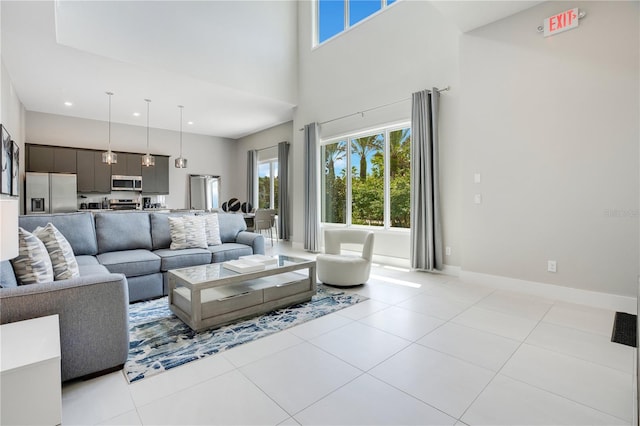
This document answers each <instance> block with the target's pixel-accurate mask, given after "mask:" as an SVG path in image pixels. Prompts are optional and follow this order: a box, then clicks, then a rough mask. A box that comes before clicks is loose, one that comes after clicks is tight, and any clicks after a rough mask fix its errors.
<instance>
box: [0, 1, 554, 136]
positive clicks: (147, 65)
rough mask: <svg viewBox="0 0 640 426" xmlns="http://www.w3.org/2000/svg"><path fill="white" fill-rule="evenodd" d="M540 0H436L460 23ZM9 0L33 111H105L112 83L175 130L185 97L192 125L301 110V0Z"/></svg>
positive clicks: (17, 81) (9, 34)
mask: <svg viewBox="0 0 640 426" xmlns="http://www.w3.org/2000/svg"><path fill="white" fill-rule="evenodd" d="M403 1H410V0H403ZM538 3H541V2H540V1H434V2H432V4H433V5H434V6H435V7H436V8H437V9H438V10H439V11H440V12H441V13H442V14H443V15H444V16H445V18H447V19H449V20H451V21H452V23H454V24H455V25H457V26H458V27H459V28H460V29H461V31H463V32H464V31H470V30H472V29H474V28H477V27H479V26H482V25H486V24H488V23H490V22H493V21H496V20H498V19H501V18H504V17H506V16H509V15H511V14H513V13H516V12H519V11H521V10H524V9H526V8H529V7H531V6H533V5H535V4H538ZM1 7H2V60H3V62H4V64H5V66H6V69H7V71H8V73H9V75H10V77H11V80H12V82H13V84H14V86H15V89H16V91H17V93H18V96H19V97H20V99H21V101H22V102H23V104H24V106H25V108H26V109H27V110H29V111H38V112H46V113H52V114H60V115H69V116H74V117H81V118H88V119H95V120H106V119H107V117H108V97H107V95H106V94H105V92H106V91H111V92H114V96H113V98H112V120H113V121H114V122H118V123H124V124H132V125H140V126H145V125H146V119H147V117H146V103H145V102H144V99H151V101H152V102H151V104H150V125H151V127H155V128H162V129H170V130H178V129H179V126H180V113H179V109H178V108H177V105H184V131H186V132H190V133H200V134H206V135H214V136H221V137H228V138H233V139H237V138H240V137H243V136H245V135H248V134H251V133H255V132H257V131H259V130H262V129H265V128H268V127H272V126H274V125H277V124H280V123H283V122H286V121H289V120H291V119H292V118H293V109H294V107H295V106H296V102H297V85H298V83H297V69H298V66H297V48H298V47H297V39H298V38H297V30H298V26H297V2H295V1H280V0H262V1H261V0H255V1H240V0H234V1H232V0H226V1H221V0H209V1H148V0H147V1H68V0H58V1H56V2H53V1H7V0H2V2H1ZM65 102H71V103H72V104H73V105H71V106H66V105H65ZM134 113H139V115H137V116H135V115H134ZM187 122H193V124H187Z"/></svg>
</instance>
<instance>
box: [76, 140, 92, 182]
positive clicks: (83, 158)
mask: <svg viewBox="0 0 640 426" xmlns="http://www.w3.org/2000/svg"><path fill="white" fill-rule="evenodd" d="M76 158H77V162H78V166H77V174H78V192H93V188H94V179H95V173H94V170H95V167H94V164H93V151H85V150H82V149H81V150H78V152H77V153H76Z"/></svg>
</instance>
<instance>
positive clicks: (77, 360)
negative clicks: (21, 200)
mask: <svg viewBox="0 0 640 426" xmlns="http://www.w3.org/2000/svg"><path fill="white" fill-rule="evenodd" d="M169 215H175V216H183V215H184V213H180V214H167V213H147V212H104V213H95V214H93V213H89V212H81V213H64V214H53V215H32V216H20V218H19V224H20V226H21V227H23V228H24V229H26V230H27V231H33V230H34V229H35V228H36V227H38V226H45V225H46V224H47V223H49V222H51V223H53V225H54V226H55V227H56V228H58V230H59V231H60V232H61V233H62V234H63V235H64V236H65V238H66V239H67V240H68V241H69V243H70V245H71V247H72V248H73V252H74V254H75V256H76V260H77V261H78V266H79V268H80V277H79V278H73V279H69V280H62V281H54V282H50V283H43V284H30V285H24V286H18V285H17V282H16V278H15V275H14V273H13V268H12V266H11V263H10V262H8V261H4V262H0V323H2V324H4V323H8V322H15V321H21V320H25V319H30V318H35V317H41V316H45V315H52V314H58V315H59V316H60V338H61V350H62V380H63V381H66V380H70V379H73V378H77V377H83V376H87V375H92V374H96V373H101V372H105V371H109V370H111V369H117V368H120V367H121V366H122V364H124V362H125V361H126V359H127V354H128V350H129V348H128V346H129V330H128V304H129V302H135V301H140V300H146V299H152V298H156V297H160V296H163V295H166V294H167V277H166V275H167V271H168V270H170V269H176V268H181V267H187V266H195V265H200V264H206V263H211V262H223V261H226V260H231V259H237V258H238V257H239V256H242V255H246V254H264V238H263V236H262V235H260V234H254V233H251V232H246V225H245V222H244V219H243V218H242V216H241V215H236V214H219V215H218V220H219V224H220V237H221V240H222V243H223V244H222V245H218V246H209V247H208V248H207V249H203V248H197V249H196V248H190V249H181V250H171V249H170V248H169V247H170V244H171V236H170V231H169V219H168V217H169Z"/></svg>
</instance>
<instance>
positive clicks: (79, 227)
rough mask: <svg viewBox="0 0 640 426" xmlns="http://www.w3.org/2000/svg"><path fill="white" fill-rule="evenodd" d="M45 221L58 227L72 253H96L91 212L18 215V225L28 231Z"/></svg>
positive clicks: (96, 246) (96, 247) (44, 224)
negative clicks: (69, 245)
mask: <svg viewBox="0 0 640 426" xmlns="http://www.w3.org/2000/svg"><path fill="white" fill-rule="evenodd" d="M47 223H52V224H53V225H54V226H55V227H56V228H58V231H60V232H61V233H62V235H64V237H65V238H66V239H67V241H69V244H71V248H72V249H73V253H74V254H75V255H76V256H80V255H85V254H86V255H95V254H97V253H98V242H97V240H96V231H95V229H94V222H93V214H91V213H89V212H80V213H56V214H34V215H27V216H20V217H19V219H18V224H19V226H22V227H23V228H24V229H26V230H27V231H29V232H31V231H33V230H34V229H36V228H37V227H38V226H46V225H47Z"/></svg>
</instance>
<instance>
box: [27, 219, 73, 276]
mask: <svg viewBox="0 0 640 426" xmlns="http://www.w3.org/2000/svg"><path fill="white" fill-rule="evenodd" d="M33 235H35V236H36V237H38V238H39V239H40V240H41V241H42V242H43V243H44V246H45V248H46V249H47V252H49V258H50V259H51V263H52V265H53V278H54V280H68V279H69V278H77V277H79V276H80V268H79V267H78V262H77V261H76V257H75V255H74V254H73V249H72V248H71V244H69V241H67V239H66V238H65V236H64V235H62V233H61V232H60V231H58V229H57V228H56V227H55V226H54V225H53V223H51V222H49V223H47V225H46V226H45V227H42V226H38V227H37V228H36V229H34V231H33Z"/></svg>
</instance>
